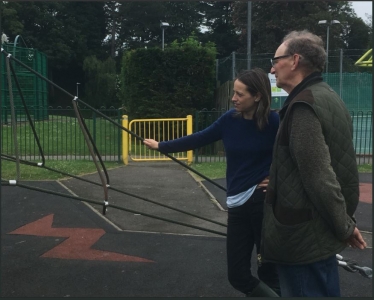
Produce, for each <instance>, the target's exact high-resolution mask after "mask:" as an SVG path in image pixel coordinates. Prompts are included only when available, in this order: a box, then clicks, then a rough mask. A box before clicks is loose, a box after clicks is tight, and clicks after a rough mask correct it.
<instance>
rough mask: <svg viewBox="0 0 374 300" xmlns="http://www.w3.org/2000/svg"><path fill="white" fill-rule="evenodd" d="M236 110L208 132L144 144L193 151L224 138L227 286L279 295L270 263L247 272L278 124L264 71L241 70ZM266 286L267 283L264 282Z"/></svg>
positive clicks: (236, 85)
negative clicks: (272, 109) (271, 109)
mask: <svg viewBox="0 0 374 300" xmlns="http://www.w3.org/2000/svg"><path fill="white" fill-rule="evenodd" d="M231 101H232V103H233V105H234V109H231V110H229V111H228V112H226V113H225V114H223V115H222V116H221V117H220V118H219V119H218V120H217V121H215V122H214V123H213V124H212V125H210V126H209V127H207V128H206V129H204V130H202V131H199V132H196V133H194V134H191V135H188V136H185V137H182V138H179V139H175V140H171V141H167V142H160V143H159V142H157V141H155V140H153V139H145V140H144V144H145V145H146V146H147V147H148V148H150V149H157V150H159V151H160V152H161V153H175V152H182V151H187V150H192V149H196V148H199V147H202V146H205V145H207V144H210V143H213V142H216V141H218V140H222V141H223V144H224V147H225V152H226V158H227V159H226V161H227V169H226V180H227V207H228V225H227V244H226V246H227V265H228V278H229V281H230V283H231V285H232V286H233V287H234V288H235V289H237V290H239V291H241V292H243V293H244V294H246V295H248V296H268V297H269V296H274V297H276V296H277V295H276V294H275V293H274V291H273V290H271V289H269V288H268V286H267V285H266V284H268V285H269V286H270V287H272V288H273V289H274V290H277V291H279V283H278V276H277V273H276V268H275V266H274V265H273V264H268V263H267V264H265V263H264V264H262V265H259V267H258V271H257V273H258V277H259V279H260V280H261V281H259V280H258V279H257V278H255V277H253V276H252V274H251V257H252V251H253V248H254V245H256V250H257V254H259V253H260V244H261V243H260V242H261V241H260V239H261V228H262V219H263V205H264V198H265V188H266V186H267V183H268V179H267V177H268V175H269V169H270V164H271V158H272V150H273V144H274V140H275V136H276V133H277V130H278V126H279V117H278V114H277V113H275V112H273V111H270V104H271V87H270V81H269V78H268V76H267V74H266V73H265V72H264V71H263V70H262V69H258V68H256V69H253V70H250V71H244V72H242V73H240V74H239V75H238V77H237V78H236V80H235V81H234V95H233V97H232V100H231ZM264 282H265V283H266V284H264Z"/></svg>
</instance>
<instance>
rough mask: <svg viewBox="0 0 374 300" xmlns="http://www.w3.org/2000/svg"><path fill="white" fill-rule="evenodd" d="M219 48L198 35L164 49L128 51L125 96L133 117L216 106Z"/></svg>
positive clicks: (178, 114)
mask: <svg viewBox="0 0 374 300" xmlns="http://www.w3.org/2000/svg"><path fill="white" fill-rule="evenodd" d="M215 56H216V50H215V46H214V45H213V44H212V43H207V44H206V45H204V46H203V45H201V44H200V43H199V42H198V41H197V40H196V37H195V36H194V35H192V36H191V37H189V38H187V39H182V40H181V42H178V41H174V42H173V43H172V44H171V45H170V46H169V47H166V48H165V51H162V50H161V49H160V48H151V49H137V50H132V51H128V52H126V53H125V55H124V56H123V60H122V73H121V82H122V93H121V99H122V102H123V104H124V106H125V107H126V109H127V113H128V114H129V115H130V118H138V117H142V118H167V117H185V116H186V115H188V114H193V113H194V112H195V111H196V110H199V109H202V108H205V107H211V106H212V105H213V91H214V79H215Z"/></svg>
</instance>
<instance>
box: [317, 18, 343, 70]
mask: <svg viewBox="0 0 374 300" xmlns="http://www.w3.org/2000/svg"><path fill="white" fill-rule="evenodd" d="M325 24H326V25H327V36H326V73H328V72H329V36H330V25H333V24H340V22H339V21H338V20H332V21H331V22H328V21H327V20H320V21H318V25H325Z"/></svg>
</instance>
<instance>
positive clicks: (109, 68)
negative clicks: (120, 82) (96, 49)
mask: <svg viewBox="0 0 374 300" xmlns="http://www.w3.org/2000/svg"><path fill="white" fill-rule="evenodd" d="M83 71H84V72H85V99H86V102H87V103H88V104H90V105H91V106H94V107H96V108H99V107H102V106H106V107H109V106H117V107H118V105H119V102H118V99H117V74H116V62H115V60H114V59H112V58H111V57H109V58H107V59H106V60H105V61H100V60H98V59H97V58H96V56H89V57H87V58H86V59H85V60H84V62H83Z"/></svg>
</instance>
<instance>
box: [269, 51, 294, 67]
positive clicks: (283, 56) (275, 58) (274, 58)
mask: <svg viewBox="0 0 374 300" xmlns="http://www.w3.org/2000/svg"><path fill="white" fill-rule="evenodd" d="M289 56H292V54H287V55H281V56H277V57H273V58H270V63H271V65H272V66H273V67H274V65H275V64H276V63H277V61H278V60H279V59H281V58H286V57H289Z"/></svg>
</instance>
